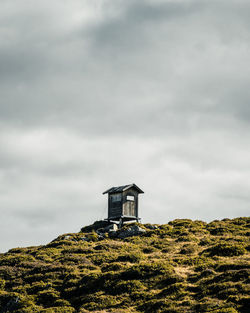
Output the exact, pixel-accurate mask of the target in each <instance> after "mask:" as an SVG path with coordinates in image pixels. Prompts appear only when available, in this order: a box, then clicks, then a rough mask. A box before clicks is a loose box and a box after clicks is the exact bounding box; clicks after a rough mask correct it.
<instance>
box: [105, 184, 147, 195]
mask: <svg viewBox="0 0 250 313" xmlns="http://www.w3.org/2000/svg"><path fill="white" fill-rule="evenodd" d="M130 188H134V189H136V190H137V191H138V193H144V191H142V190H141V189H140V188H139V187H138V186H136V184H130V185H124V186H118V187H112V188H109V189H108V190H106V191H104V192H103V193H102V194H103V195H104V194H105V193H115V192H123V191H125V190H127V189H130Z"/></svg>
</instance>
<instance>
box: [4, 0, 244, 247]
mask: <svg viewBox="0 0 250 313" xmlns="http://www.w3.org/2000/svg"><path fill="white" fill-rule="evenodd" d="M0 96H1V98H0V211H1V219H0V238H1V240H0V252H3V251H6V250H7V249H9V248H11V247H17V246H28V245H37V244H44V243H47V242H49V241H51V240H52V239H54V238H55V237H57V236H58V235H60V234H62V233H67V232H77V231H79V230H80V228H81V227H82V226H84V225H88V224H89V223H92V222H94V221H95V220H99V219H102V218H105V217H106V215H107V199H106V196H103V195H102V192H103V191H104V190H106V189H107V188H109V187H112V186H119V185H123V184H129V183H136V184H137V185H138V186H139V187H140V188H141V189H143V190H144V191H145V194H143V195H141V196H140V216H141V217H142V221H143V222H152V223H167V222H168V221H170V220H172V219H175V218H191V219H201V220H205V221H211V220H214V219H222V218H225V217H229V218H233V217H238V216H247V215H249V212H250V210H249V205H250V192H249V191H250V132H249V130H250V1H249V0H126V1H124V0H74V1H72V0H52V1H51V0H37V1H33V0H12V1H9V0H1V2H0Z"/></svg>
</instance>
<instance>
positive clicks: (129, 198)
mask: <svg viewBox="0 0 250 313" xmlns="http://www.w3.org/2000/svg"><path fill="white" fill-rule="evenodd" d="M127 200H129V201H135V197H134V196H127Z"/></svg>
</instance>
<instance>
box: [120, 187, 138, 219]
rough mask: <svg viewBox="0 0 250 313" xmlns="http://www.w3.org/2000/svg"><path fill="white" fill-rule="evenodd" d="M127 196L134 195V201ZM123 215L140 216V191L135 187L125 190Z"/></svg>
mask: <svg viewBox="0 0 250 313" xmlns="http://www.w3.org/2000/svg"><path fill="white" fill-rule="evenodd" d="M127 196H133V197H134V201H131V200H127ZM122 197H123V210H122V211H123V212H122V213H123V216H134V217H138V192H137V191H136V190H133V189H128V190H126V191H124V192H123V195H122Z"/></svg>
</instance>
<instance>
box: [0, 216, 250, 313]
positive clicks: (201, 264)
mask: <svg viewBox="0 0 250 313" xmlns="http://www.w3.org/2000/svg"><path fill="white" fill-rule="evenodd" d="M140 226H141V227H143V228H145V229H146V230H147V231H146V233H145V234H143V235H140V236H134V237H130V238H126V239H111V238H105V239H103V240H98V239H97V235H96V233H95V231H94V230H93V229H95V228H97V227H98V223H96V224H94V225H93V226H90V227H86V228H83V229H82V232H79V233H76V234H66V235H62V236H59V237H58V238H57V239H55V240H54V241H52V242H51V243H49V244H47V245H45V246H38V247H28V248H15V249H11V250H10V251H9V252H8V253H5V254H0V313H1V312H51V313H52V312H60V313H61V312H62V313H63V312H89V311H90V312H124V313H125V312H131V313H132V312H150V313H152V312H228V313H229V312H231V313H236V312H241V313H243V312H249V310H248V308H249V307H250V303H249V299H250V298H249V296H248V294H249V268H250V262H249V260H250V259H249V254H250V253H249V250H250V246H249V234H250V231H249V226H250V218H237V219H233V220H229V219H225V220H223V221H214V222H212V223H209V224H206V223H205V222H202V221H191V220H174V221H172V222H170V223H168V224H165V225H158V229H153V230H152V229H150V228H149V227H150V226H149V225H146V224H145V225H140ZM84 237H88V238H89V241H88V242H87V241H83V240H82V238H84Z"/></svg>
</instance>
